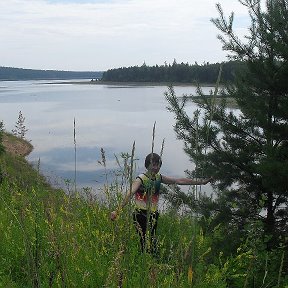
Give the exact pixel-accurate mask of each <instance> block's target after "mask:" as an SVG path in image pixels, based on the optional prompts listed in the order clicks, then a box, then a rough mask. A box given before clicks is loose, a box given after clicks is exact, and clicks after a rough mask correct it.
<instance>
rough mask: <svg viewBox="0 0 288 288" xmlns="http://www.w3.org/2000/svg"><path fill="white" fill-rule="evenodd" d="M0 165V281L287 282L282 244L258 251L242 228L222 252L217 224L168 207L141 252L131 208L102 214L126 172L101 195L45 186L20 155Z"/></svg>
mask: <svg viewBox="0 0 288 288" xmlns="http://www.w3.org/2000/svg"><path fill="white" fill-rule="evenodd" d="M10 140H11V141H18V140H17V139H15V138H13V137H12V138H10ZM6 146H7V145H6ZM24 154H25V153H24ZM0 164H1V167H2V171H4V180H3V181H2V183H1V184H0V227H1V231H2V232H1V236H0V255H1V257H0V287H21V288H22V287H109V288H110V287H209V288H212V287H215V288H221V287H233V288H234V287H235V288H237V287H288V284H287V283H288V282H287V280H288V279H287V278H285V275H284V270H285V269H284V268H285V267H283V266H284V265H283V263H284V261H285V257H287V254H285V253H284V250H283V249H282V250H281V249H279V250H277V251H269V252H268V251H265V249H263V245H262V246H261V245H260V244H261V241H262V240H261V239H254V238H253V237H251V236H252V235H248V236H247V239H243V241H242V243H241V244H240V245H239V248H238V250H237V251H234V253H232V252H233V251H230V252H229V253H227V249H226V248H225V245H227V246H229V243H228V242H227V239H228V238H226V237H227V235H226V233H224V231H223V229H222V227H221V225H219V226H218V227H216V228H215V229H214V230H213V231H208V232H205V233H204V232H203V231H204V229H203V228H202V227H201V226H200V224H198V221H197V219H196V218H195V217H192V216H191V215H189V214H188V215H185V216H180V215H179V214H177V213H176V211H174V210H173V209H168V211H166V212H165V213H162V215H161V216H160V219H159V227H158V228H159V229H158V233H157V234H158V251H159V252H158V255H157V256H152V255H150V254H146V253H145V254H141V253H140V252H139V246H138V238H137V237H138V236H137V235H136V233H135V228H134V226H133V223H132V217H131V211H132V207H127V208H126V209H125V210H124V211H123V212H122V215H121V216H120V218H119V219H118V220H117V221H115V222H112V221H111V220H110V219H109V213H110V211H111V209H112V207H115V206H116V205H117V202H119V200H120V199H121V198H122V192H123V190H125V188H121V187H125V186H126V184H129V181H130V180H129V179H127V178H125V176H123V178H122V181H121V183H119V181H116V180H115V182H113V183H107V184H106V185H105V186H103V189H102V190H101V191H100V194H101V196H105V199H106V200H105V201H104V200H102V201H100V200H97V199H96V198H95V197H94V196H93V195H91V194H90V192H89V190H86V191H85V192H86V195H82V196H80V195H79V193H77V192H75V191H74V192H70V193H65V192H64V191H62V190H55V189H53V188H51V187H50V186H49V185H48V184H47V183H46V182H45V179H44V178H43V177H42V176H41V175H39V173H38V172H37V171H36V170H34V169H32V168H31V166H30V165H29V164H28V163H27V161H26V160H25V158H23V156H21V155H18V154H15V153H11V152H9V153H8V152H7V153H5V154H4V155H2V156H1V162H0ZM103 165H105V163H103ZM123 167H124V168H123V169H124V170H125V165H123ZM124 170H122V173H123V175H127V173H125V172H127V171H124ZM120 178H121V177H120ZM118 179H119V177H118ZM128 186H129V185H128ZM103 198H104V197H102V199H103ZM206 220H207V221H206V223H208V222H209V219H206ZM255 229H257V227H256V228H255ZM206 230H207V229H206ZM252 232H253V231H251V233H252ZM254 232H255V231H254ZM225 243H226V244H225ZM285 283H286V284H285Z"/></svg>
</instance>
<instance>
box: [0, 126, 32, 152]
mask: <svg viewBox="0 0 288 288" xmlns="http://www.w3.org/2000/svg"><path fill="white" fill-rule="evenodd" d="M3 146H4V147H5V150H6V152H8V153H10V154H12V155H15V156H21V157H25V156H28V155H29V154H30V153H31V152H32V150H33V145H32V144H31V143H30V142H29V141H27V140H25V139H22V138H19V137H16V136H14V135H13V134H11V133H7V132H5V133H4V135H3Z"/></svg>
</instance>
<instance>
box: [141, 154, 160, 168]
mask: <svg viewBox="0 0 288 288" xmlns="http://www.w3.org/2000/svg"><path fill="white" fill-rule="evenodd" d="M151 165H152V166H153V165H158V166H159V169H160V167H161V165H162V160H161V157H160V156H159V155H158V154H156V153H150V154H148V155H147V156H146V158H145V168H146V169H149V167H151Z"/></svg>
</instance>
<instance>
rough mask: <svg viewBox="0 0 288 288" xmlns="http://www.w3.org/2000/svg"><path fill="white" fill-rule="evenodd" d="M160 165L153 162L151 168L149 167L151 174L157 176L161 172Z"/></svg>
mask: <svg viewBox="0 0 288 288" xmlns="http://www.w3.org/2000/svg"><path fill="white" fill-rule="evenodd" d="M160 167H161V165H160V163H159V162H152V163H150V165H149V167H148V171H149V172H150V173H151V174H154V175H155V174H157V173H158V172H159V170H160Z"/></svg>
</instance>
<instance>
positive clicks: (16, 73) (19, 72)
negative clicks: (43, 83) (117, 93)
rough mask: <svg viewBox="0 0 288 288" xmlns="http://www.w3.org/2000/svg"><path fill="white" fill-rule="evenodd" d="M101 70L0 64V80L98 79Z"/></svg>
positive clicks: (100, 75)
mask: <svg viewBox="0 0 288 288" xmlns="http://www.w3.org/2000/svg"><path fill="white" fill-rule="evenodd" d="M102 73H103V72H101V71H95V72H92V71H90V72H89V71H83V72H81V71H79V72H78V71H58V70H34V69H23V68H12V67H1V66H0V80H46V79H51V80H57V79H59V80H66V79H99V78H101V77H102Z"/></svg>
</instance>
